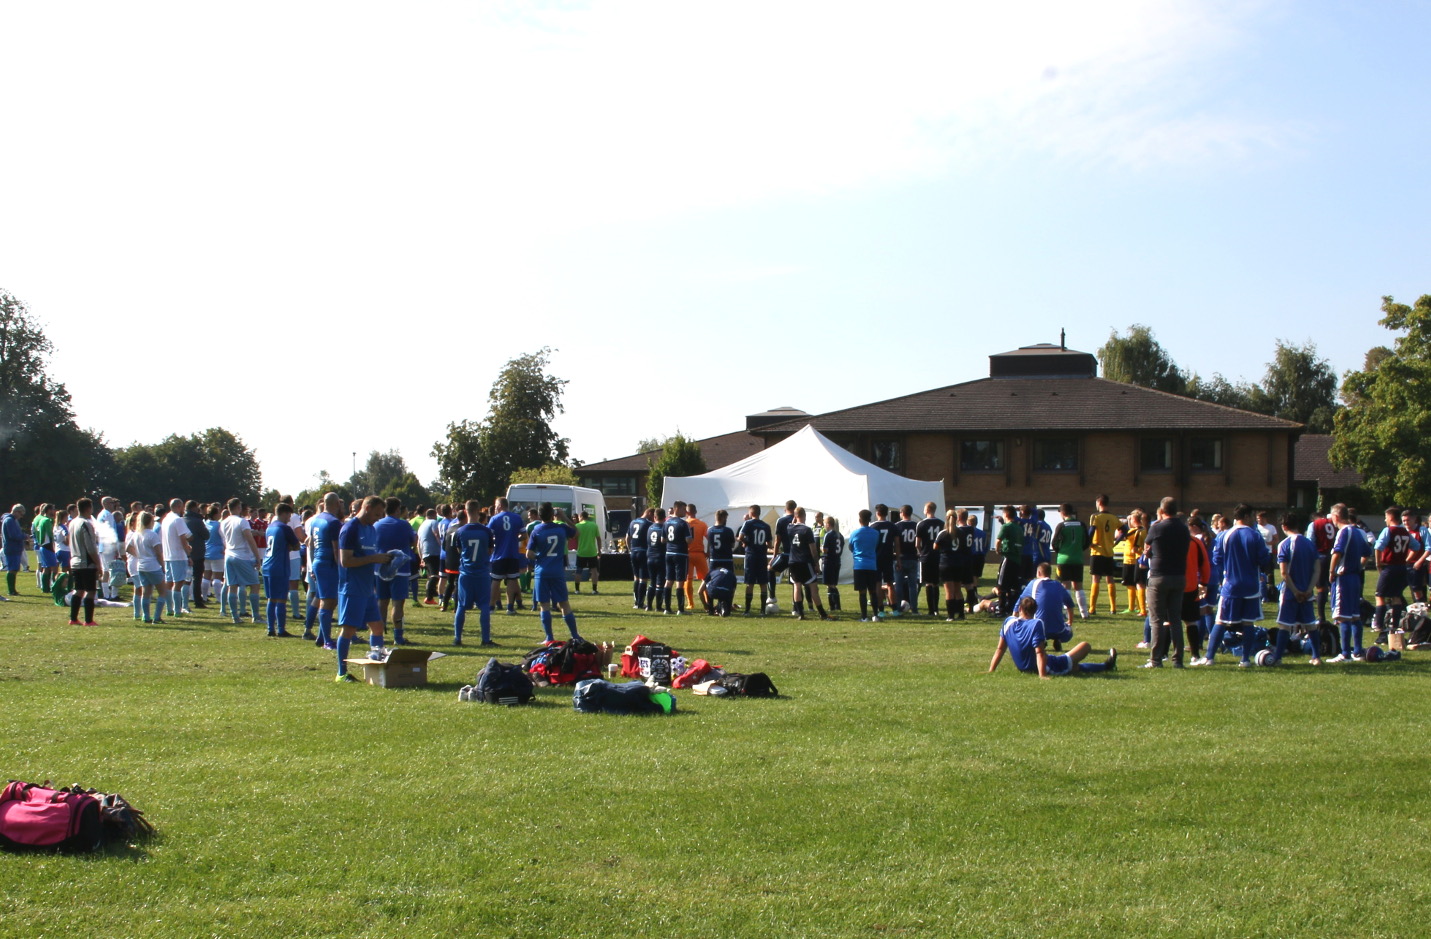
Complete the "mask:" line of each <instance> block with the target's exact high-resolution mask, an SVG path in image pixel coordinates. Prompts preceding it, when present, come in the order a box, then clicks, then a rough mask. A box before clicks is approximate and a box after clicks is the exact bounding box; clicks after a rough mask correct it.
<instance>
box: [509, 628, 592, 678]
mask: <svg viewBox="0 0 1431 939" xmlns="http://www.w3.org/2000/svg"><path fill="white" fill-rule="evenodd" d="M600 653H601V650H600V649H598V648H597V647H596V645H595V644H594V643H591V642H587V641H586V640H585V639H572V640H569V641H559V642H553V643H551V644H550V645H546V646H542V647H541V648H540V649H533V650H532V651H531V652H528V653H527V654H526V655H525V656H523V657H522V668H523V670H524V671H526V673H527V674H529V675H531V676H532V681H533V682H534V683H535V684H537V685H538V686H546V685H569V684H571V683H572V682H576V681H580V680H582V679H583V678H597V677H599V676H600V675H601V670H600V669H599V668H597V664H596V660H597V657H598V656H599V655H600Z"/></svg>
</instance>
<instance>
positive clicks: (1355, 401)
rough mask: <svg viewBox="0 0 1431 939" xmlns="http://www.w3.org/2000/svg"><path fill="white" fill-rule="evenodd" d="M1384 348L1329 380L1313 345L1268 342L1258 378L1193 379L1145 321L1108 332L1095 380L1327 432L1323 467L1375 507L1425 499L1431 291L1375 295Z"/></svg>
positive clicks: (1429, 451) (1429, 463) (1430, 416)
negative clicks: (1387, 337)
mask: <svg viewBox="0 0 1431 939" xmlns="http://www.w3.org/2000/svg"><path fill="white" fill-rule="evenodd" d="M1381 312H1382V317H1381V320H1380V325H1381V326H1382V327H1383V328H1385V329H1387V330H1390V331H1391V332H1393V333H1395V334H1396V336H1395V338H1394V339H1393V341H1392V345H1391V346H1390V347H1388V346H1384V345H1377V346H1373V347H1372V348H1370V349H1369V350H1367V353H1366V356H1365V358H1364V360H1363V363H1362V367H1361V368H1360V369H1354V370H1349V371H1347V372H1346V373H1344V374H1343V375H1342V376H1341V379H1340V381H1338V378H1337V375H1336V372H1335V371H1334V370H1333V369H1332V367H1331V363H1329V362H1328V361H1327V360H1326V359H1323V358H1321V357H1319V356H1318V355H1317V347H1316V345H1315V344H1313V343H1312V342H1306V343H1304V344H1302V345H1297V344H1294V343H1289V342H1283V341H1281V340H1278V341H1277V344H1276V348H1275V349H1274V351H1273V355H1272V360H1271V361H1270V362H1268V363H1267V368H1266V371H1265V373H1264V374H1263V377H1262V381H1261V382H1260V383H1250V382H1245V381H1238V382H1232V381H1229V380H1227V379H1226V378H1224V377H1223V376H1222V375H1221V374H1220V373H1214V374H1213V375H1212V377H1211V378H1202V377H1201V376H1199V375H1198V374H1197V373H1195V372H1193V373H1189V372H1186V371H1184V370H1183V369H1182V368H1181V367H1180V366H1178V364H1177V361H1176V360H1175V359H1174V358H1173V356H1172V355H1171V354H1169V353H1168V351H1167V350H1166V349H1164V348H1163V347H1162V345H1161V344H1160V343H1159V342H1158V341H1157V339H1156V337H1154V335H1153V331H1152V330H1151V329H1149V328H1148V327H1147V326H1143V325H1139V324H1135V325H1133V326H1130V327H1129V328H1128V332H1127V335H1120V334H1119V333H1118V331H1117V330H1114V331H1113V332H1112V333H1111V334H1110V335H1109V337H1108V341H1107V342H1106V343H1104V344H1103V346H1101V347H1100V348H1099V349H1098V353H1097V355H1098V362H1099V365H1100V366H1101V367H1102V370H1103V377H1104V378H1108V379H1111V380H1113V381H1122V382H1128V383H1130V384H1135V385H1143V386H1145V387H1148V388H1154V389H1157V390H1159V391H1166V392H1169V393H1171V394H1177V395H1185V396H1187V397H1190V398H1197V399H1198V400H1201V401H1210V402H1212V403H1214V404H1221V405H1226V406H1228V407H1235V408H1240V409H1242V410H1244V411H1255V412H1257V413H1260V414H1270V415H1272V416H1274V417H1280V418H1283V419H1285V420H1289V421H1296V422H1297V423H1299V424H1303V425H1304V426H1305V427H1306V430H1307V432H1308V433H1316V434H1331V435H1332V448H1331V452H1330V454H1329V456H1330V459H1331V461H1332V464H1333V465H1334V466H1337V467H1339V468H1344V469H1353V470H1355V471H1356V472H1358V473H1360V474H1361V475H1362V478H1363V484H1362V488H1363V489H1364V490H1365V492H1366V494H1367V495H1368V497H1370V498H1371V499H1372V500H1374V501H1375V502H1377V503H1379V504H1391V503H1400V504H1402V505H1413V506H1421V507H1428V506H1431V399H1428V392H1431V294H1428V295H1423V296H1421V297H1420V298H1419V299H1417V301H1416V302H1415V303H1414V304H1411V305H1407V304H1405V303H1397V302H1396V300H1395V298H1393V297H1389V296H1387V297H1382V298H1381Z"/></svg>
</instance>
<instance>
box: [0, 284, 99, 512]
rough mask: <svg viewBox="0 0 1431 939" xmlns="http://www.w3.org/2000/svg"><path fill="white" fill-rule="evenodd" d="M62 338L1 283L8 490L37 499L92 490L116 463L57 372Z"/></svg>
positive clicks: (2, 456)
mask: <svg viewBox="0 0 1431 939" xmlns="http://www.w3.org/2000/svg"><path fill="white" fill-rule="evenodd" d="M53 351H54V346H53V345H52V344H51V343H50V340H49V338H48V337H47V336H46V335H45V332H44V330H43V329H42V328H41V326H40V324H39V323H38V322H37V321H36V320H35V318H34V317H33V316H32V315H31V313H30V311H29V310H28V309H27V308H26V307H25V304H23V303H22V302H20V300H19V299H18V298H16V297H15V296H14V295H12V294H10V293H9V292H7V291H4V290H0V494H3V495H0V498H4V499H5V500H6V502H5V506H4V507H5V508H7V509H8V508H9V506H10V503H11V502H19V503H21V504H22V505H26V506H33V505H36V504H38V503H40V502H62V501H63V502H68V501H72V500H74V499H77V498H79V497H80V496H81V495H84V494H86V493H91V492H92V491H93V489H94V487H95V485H96V484H97V483H98V482H99V475H100V474H101V473H103V472H105V470H106V469H107V468H108V466H109V453H108V448H107V446H106V445H105V442H104V440H103V438H102V437H100V436H99V435H98V434H96V433H94V432H93V431H89V430H83V429H81V428H80V427H79V426H78V425H77V424H76V423H75V416H74V411H73V410H72V408H71V404H70V394H69V392H68V391H67V390H66V389H65V386H64V385H63V384H62V383H60V382H58V381H55V380H54V379H53V378H52V377H50V373H49V357H50V354H51V353H52V352H53Z"/></svg>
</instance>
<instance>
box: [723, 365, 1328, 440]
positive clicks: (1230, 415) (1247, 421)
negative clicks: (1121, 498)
mask: <svg viewBox="0 0 1431 939" xmlns="http://www.w3.org/2000/svg"><path fill="white" fill-rule="evenodd" d="M806 424H810V425H812V426H814V428H815V429H816V430H818V431H820V432H821V433H824V434H830V433H836V434H838V433H882V432H887V433H914V432H920V431H932V432H936V433H937V432H947V433H982V432H991V431H1018V432H1030V431H1094V430H1132V431H1152V430H1170V431H1180V430H1262V431H1269V430H1281V431H1296V430H1297V429H1299V428H1300V427H1301V426H1302V425H1301V424H1298V423H1295V422H1293V421H1284V420H1282V419H1281V418H1277V417H1269V416H1267V415H1265V414H1254V413H1252V412H1250V411H1240V410H1238V409H1236V408H1229V407H1224V406H1222V405H1220V404H1211V403H1209V402H1207V401H1197V400H1194V399H1192V398H1184V397H1182V396H1180V395H1174V394H1168V393H1167V392H1163V391H1154V390H1153V389H1151V388H1144V387H1142V386H1140V385H1128V384H1124V383H1122V382H1116V381H1108V380H1107V379H1105V378H980V379H976V380H974V381H967V382H963V383H961V384H958V385H946V386H944V387H943V388H934V389H932V390H930V391H920V392H916V393H915V394H910V395H904V396H903V397H899V398H890V399H888V400H885V401H876V402H875V403H873V404H864V405H859V406H858V407H852V408H845V409H844V410H841V411H830V412H828V413H825V414H819V415H816V416H815V417H811V418H800V419H797V420H793V421H785V422H783V423H779V424H771V425H769V426H767V427H760V428H758V429H756V430H754V431H752V433H756V434H787V433H793V432H795V431H797V430H799V429H800V428H801V427H803V426H805V425H806Z"/></svg>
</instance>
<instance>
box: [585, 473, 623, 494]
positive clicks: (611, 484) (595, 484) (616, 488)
mask: <svg viewBox="0 0 1431 939" xmlns="http://www.w3.org/2000/svg"><path fill="white" fill-rule="evenodd" d="M581 484H582V485H583V486H585V487H587V488H588V489H596V490H599V491H600V492H601V493H602V494H603V495H608V496H634V495H636V477H635V476H600V477H596V478H592V477H586V478H583V479H582V481H581Z"/></svg>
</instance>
